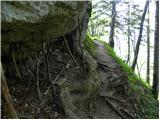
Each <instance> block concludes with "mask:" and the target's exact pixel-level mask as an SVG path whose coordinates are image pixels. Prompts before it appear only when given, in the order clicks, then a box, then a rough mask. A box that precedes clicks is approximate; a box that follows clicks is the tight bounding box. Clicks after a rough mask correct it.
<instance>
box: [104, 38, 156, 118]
mask: <svg viewBox="0 0 160 120" xmlns="http://www.w3.org/2000/svg"><path fill="white" fill-rule="evenodd" d="M101 42H102V43H103V44H104V46H105V48H106V50H107V52H108V53H109V54H110V55H111V56H112V57H113V58H114V59H115V60H116V62H117V63H118V64H119V65H120V66H121V68H122V70H123V71H124V72H125V73H126V74H127V75H128V80H129V83H130V84H131V86H132V88H133V90H134V91H135V93H136V94H138V95H139V96H140V106H141V108H139V110H140V111H141V112H140V115H139V118H143V119H144V118H147V119H149V118H150V119H151V118H154V119H155V118H158V117H159V116H158V115H159V111H158V108H159V106H158V101H157V100H155V99H154V98H153V96H152V93H151V87H150V86H149V85H148V84H147V83H146V82H145V81H144V80H142V78H140V77H138V76H137V75H136V74H135V73H134V72H133V70H132V69H131V68H130V67H129V66H128V65H127V64H125V63H124V61H123V60H122V59H121V58H119V57H118V56H117V55H116V53H115V52H114V51H113V49H112V48H111V47H110V46H109V45H108V44H106V43H105V42H103V41H101Z"/></svg>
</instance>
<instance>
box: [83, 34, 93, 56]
mask: <svg viewBox="0 0 160 120" xmlns="http://www.w3.org/2000/svg"><path fill="white" fill-rule="evenodd" d="M83 46H84V48H85V49H86V50H87V51H88V52H89V53H90V54H91V55H92V57H95V55H96V51H95V46H94V43H93V38H92V37H91V36H90V35H89V34H87V35H86V39H85V40H84V43H83Z"/></svg>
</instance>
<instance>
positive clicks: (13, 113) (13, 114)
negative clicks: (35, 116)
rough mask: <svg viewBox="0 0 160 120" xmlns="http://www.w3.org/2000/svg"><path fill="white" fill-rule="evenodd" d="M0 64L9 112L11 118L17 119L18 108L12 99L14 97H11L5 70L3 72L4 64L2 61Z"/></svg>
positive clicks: (3, 95) (4, 94)
mask: <svg viewBox="0 0 160 120" xmlns="http://www.w3.org/2000/svg"><path fill="white" fill-rule="evenodd" d="M0 66H1V84H2V86H1V87H2V88H1V89H2V97H4V100H5V103H6V107H7V109H6V110H7V112H8V114H9V115H10V117H11V118H13V119H17V118H18V117H17V113H16V110H15V108H14V106H13V101H12V98H11V95H10V93H9V90H8V85H7V81H6V78H5V76H4V72H3V68H2V64H1V63H0Z"/></svg>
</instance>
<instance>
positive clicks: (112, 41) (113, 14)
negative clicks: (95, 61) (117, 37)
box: [109, 0, 116, 48]
mask: <svg viewBox="0 0 160 120" xmlns="http://www.w3.org/2000/svg"><path fill="white" fill-rule="evenodd" d="M112 16H113V17H112V20H111V25H110V35H109V44H110V46H111V47H112V48H114V29H115V18H116V1H115V0H113V1H112Z"/></svg>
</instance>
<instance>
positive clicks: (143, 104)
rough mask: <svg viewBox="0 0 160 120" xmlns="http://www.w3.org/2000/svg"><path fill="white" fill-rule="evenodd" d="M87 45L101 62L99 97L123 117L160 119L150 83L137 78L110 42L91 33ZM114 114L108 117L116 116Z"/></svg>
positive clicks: (99, 64)
mask: <svg viewBox="0 0 160 120" xmlns="http://www.w3.org/2000/svg"><path fill="white" fill-rule="evenodd" d="M93 39H95V38H93ZM84 45H85V48H86V49H88V51H89V52H90V54H91V55H92V56H93V57H94V58H95V60H96V62H97V65H98V73H99V76H100V78H101V80H102V84H101V87H100V90H99V93H98V96H100V97H101V98H103V99H104V100H105V102H107V103H108V104H109V105H110V107H111V108H112V110H114V111H115V112H116V113H117V114H118V115H119V117H121V118H158V116H159V113H158V106H159V105H158V101H157V100H155V99H154V98H153V95H152V93H151V89H150V86H147V85H146V84H145V82H143V80H142V79H141V78H139V77H137V76H136V75H135V73H134V72H133V71H132V69H131V68H130V67H129V66H128V65H126V64H125V63H124V62H123V60H121V59H120V58H119V57H117V56H116V54H115V52H114V51H113V50H112V48H111V47H109V45H108V44H106V43H105V42H102V41H97V40H92V38H91V37H89V36H87V37H86V41H85V43H84ZM89 46H90V47H89ZM99 108H102V109H104V108H103V107H99ZM109 109H110V108H109ZM112 113H113V112H112ZM112 115H115V113H113V114H111V116H112ZM111 116H110V117H109V116H106V118H112V117H111ZM101 117H102V116H101ZM114 117H115V116H114ZM115 118H116V117H115Z"/></svg>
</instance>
